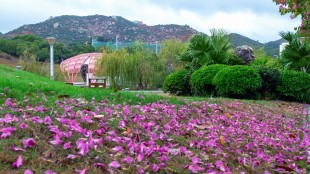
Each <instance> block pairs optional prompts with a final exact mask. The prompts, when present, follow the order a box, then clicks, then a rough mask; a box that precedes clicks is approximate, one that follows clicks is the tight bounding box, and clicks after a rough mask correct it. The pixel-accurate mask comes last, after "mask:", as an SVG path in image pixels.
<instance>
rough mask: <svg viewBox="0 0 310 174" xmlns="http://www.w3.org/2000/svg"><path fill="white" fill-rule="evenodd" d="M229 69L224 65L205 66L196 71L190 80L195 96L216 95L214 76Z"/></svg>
mask: <svg viewBox="0 0 310 174" xmlns="http://www.w3.org/2000/svg"><path fill="white" fill-rule="evenodd" d="M226 67H228V66H227V65H223V64H214V65H209V66H204V67H202V68H200V69H198V70H197V71H195V72H194V73H193V74H192V75H191V78H190V85H191V89H192V92H193V94H194V95H199V96H205V95H210V94H213V95H214V91H215V86H214V85H213V83H212V80H213V78H214V76H215V75H216V74H217V73H218V72H219V71H220V70H221V69H223V68H226Z"/></svg>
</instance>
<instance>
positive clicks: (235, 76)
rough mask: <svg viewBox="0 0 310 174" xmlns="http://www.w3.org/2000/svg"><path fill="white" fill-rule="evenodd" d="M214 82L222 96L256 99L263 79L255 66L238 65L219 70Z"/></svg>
mask: <svg viewBox="0 0 310 174" xmlns="http://www.w3.org/2000/svg"><path fill="white" fill-rule="evenodd" d="M213 83H214V84H215V86H216V91H217V93H218V94H219V95H221V96H224V97H234V98H254V99H256V98H257V97H258V89H259V88H260V87H261V85H262V79H261V77H260V75H259V74H258V72H257V71H256V70H255V69H254V68H253V67H250V66H242V65H236V66H231V67H227V68H224V69H222V70H221V71H219V72H218V73H217V74H216V76H215V77H214V79H213Z"/></svg>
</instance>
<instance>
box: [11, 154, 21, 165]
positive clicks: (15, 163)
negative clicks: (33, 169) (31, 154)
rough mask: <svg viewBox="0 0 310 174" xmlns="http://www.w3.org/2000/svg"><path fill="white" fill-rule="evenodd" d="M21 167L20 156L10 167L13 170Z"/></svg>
mask: <svg viewBox="0 0 310 174" xmlns="http://www.w3.org/2000/svg"><path fill="white" fill-rule="evenodd" d="M21 165H23V158H22V156H20V155H19V156H18V158H17V160H16V161H15V162H13V164H12V167H13V168H19V167H20V166H21Z"/></svg>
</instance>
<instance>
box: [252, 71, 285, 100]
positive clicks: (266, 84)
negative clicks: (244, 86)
mask: <svg viewBox="0 0 310 174" xmlns="http://www.w3.org/2000/svg"><path fill="white" fill-rule="evenodd" d="M254 68H255V69H256V70H257V71H258V73H259V75H260V76H261V78H262V87H261V88H260V90H259V92H260V94H261V95H262V98H272V99H275V98H276V97H277V96H276V95H277V94H276V89H277V85H278V84H279V81H280V75H281V73H280V71H279V70H278V69H276V68H272V67H267V66H255V67H254Z"/></svg>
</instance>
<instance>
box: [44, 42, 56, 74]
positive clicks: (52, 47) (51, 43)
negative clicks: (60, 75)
mask: <svg viewBox="0 0 310 174" xmlns="http://www.w3.org/2000/svg"><path fill="white" fill-rule="evenodd" d="M46 39H47V42H48V43H49V44H50V59H51V77H50V78H51V80H54V43H55V40H56V38H54V37H48V38H46Z"/></svg>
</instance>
